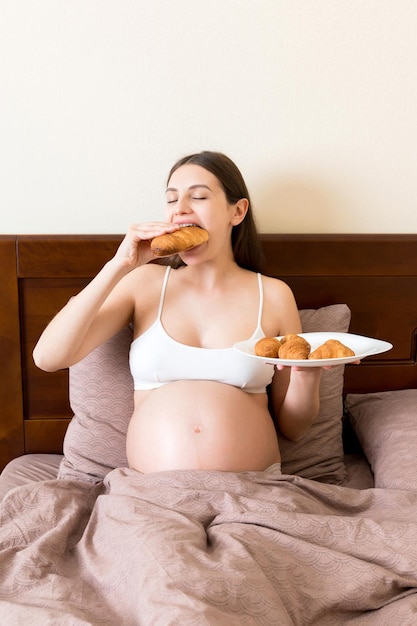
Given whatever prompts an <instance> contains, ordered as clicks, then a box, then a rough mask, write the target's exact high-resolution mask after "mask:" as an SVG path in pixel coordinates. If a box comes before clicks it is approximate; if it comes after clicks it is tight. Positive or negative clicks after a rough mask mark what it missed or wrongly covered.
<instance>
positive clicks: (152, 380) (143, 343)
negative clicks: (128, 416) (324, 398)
mask: <svg viewBox="0 0 417 626" xmlns="http://www.w3.org/2000/svg"><path fill="white" fill-rule="evenodd" d="M170 270H171V267H169V266H168V267H167V269H166V273H165V277H164V282H163V285H162V292H161V298H160V302H159V309H158V316H157V319H156V320H155V322H154V323H153V324H152V326H150V327H149V328H148V329H147V330H145V332H144V333H142V335H139V337H137V338H136V339H135V340H134V341H133V342H132V344H131V346H130V355H129V365H130V371H131V373H132V377H133V380H134V388H135V389H137V390H147V389H155V388H157V387H161V386H162V385H166V384H167V383H171V382H174V381H178V380H210V381H216V382H220V383H224V384H226V385H233V386H234V387H239V388H240V389H243V390H244V391H246V392H248V393H265V389H266V386H267V385H268V384H269V383H270V382H271V380H272V377H273V375H274V368H273V366H272V365H269V364H265V363H264V362H263V361H261V360H258V359H254V358H252V357H250V356H248V355H246V354H243V353H242V352H238V351H237V350H235V349H233V348H220V349H218V348H197V347H194V346H187V345H186V344H183V343H180V342H178V341H175V339H173V338H172V337H170V336H169V335H168V334H167V332H166V331H165V328H164V327H163V324H162V322H161V315H162V308H163V304H164V298H165V291H166V287H167V283H168V277H169V273H170ZM258 285H259V312H258V323H257V326H256V329H255V332H254V333H253V335H252V337H251V338H250V339H251V340H258V339H261V338H262V337H265V333H264V332H263V330H262V326H261V319H262V309H263V285H262V276H261V274H258Z"/></svg>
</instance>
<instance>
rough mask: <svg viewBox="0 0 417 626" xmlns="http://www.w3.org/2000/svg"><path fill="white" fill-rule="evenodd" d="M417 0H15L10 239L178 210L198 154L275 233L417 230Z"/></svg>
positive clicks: (9, 20) (4, 61)
mask: <svg viewBox="0 0 417 626" xmlns="http://www.w3.org/2000/svg"><path fill="white" fill-rule="evenodd" d="M416 32H417V2H415V0H136V1H134V0H0V81H1V83H0V233H4V234H7V233H120V232H123V231H125V230H126V228H127V227H128V225H129V224H130V223H131V222H133V221H144V220H149V219H159V218H161V217H162V215H163V208H164V187H165V177H166V174H167V172H168V170H169V168H170V166H171V164H172V163H173V162H174V161H175V160H176V159H177V158H178V157H180V156H183V155H184V154H187V153H189V152H190V151H195V150H201V149H214V150H221V151H224V152H226V153H227V154H228V155H229V156H231V157H232V158H233V159H234V160H235V161H236V163H237V164H238V165H239V166H240V168H241V170H242V172H243V174H244V176H245V178H246V180H247V183H248V185H249V188H250V190H251V193H252V197H253V200H254V204H255V208H256V214H257V217H258V225H259V227H260V230H261V231H263V232H417V211H416V198H417V158H416V146H417V75H416V70H417V37H416Z"/></svg>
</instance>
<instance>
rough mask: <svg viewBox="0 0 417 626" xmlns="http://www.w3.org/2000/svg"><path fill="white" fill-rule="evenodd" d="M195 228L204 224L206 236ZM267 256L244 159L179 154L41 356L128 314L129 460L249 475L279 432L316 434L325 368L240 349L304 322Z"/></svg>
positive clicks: (76, 345) (48, 336)
mask: <svg viewBox="0 0 417 626" xmlns="http://www.w3.org/2000/svg"><path fill="white" fill-rule="evenodd" d="M190 226H193V227H197V228H198V229H199V231H200V230H201V233H200V232H199V233H198V234H199V235H200V236H199V237H198V238H197V239H196V240H194V239H193V237H192V233H193V230H194V232H195V228H194V229H193V228H190ZM177 234H178V235H179V238H180V239H181V240H182V243H181V242H180V243H179V248H185V249H182V250H180V251H179V252H178V253H177V254H174V255H173V256H169V257H168V258H167V259H166V260H165V261H164V262H161V261H159V260H158V259H157V257H160V256H163V255H164V237H165V235H167V236H168V244H167V245H168V248H167V249H166V254H170V253H172V252H173V251H174V252H175V239H176V236H177ZM159 237H161V238H160V239H159ZM157 238H158V239H157ZM184 239H185V240H186V243H184ZM156 243H158V245H156ZM165 243H166V242H165ZM260 258H261V255H260V244H259V239H258V234H257V231H256V227H255V221H254V217H253V213H252V207H251V202H250V198H249V193H248V190H247V187H246V184H245V182H244V180H243V177H242V175H241V173H240V171H239V169H238V168H237V167H236V165H235V164H234V163H233V162H232V161H231V160H230V159H229V158H228V157H226V156H225V155H223V154H220V153H217V152H201V153H198V154H194V155H191V156H188V157H185V158H182V159H180V160H179V161H178V162H177V163H176V164H175V165H174V166H173V168H172V169H171V172H170V173H169V176H168V183H167V189H166V206H165V216H164V218H163V221H158V222H147V223H138V224H134V225H132V226H131V227H130V229H129V231H128V233H127V234H126V236H125V238H124V239H123V241H122V243H121V244H120V246H119V248H118V250H117V252H116V254H115V255H114V257H113V258H112V259H110V260H109V261H108V262H107V263H106V264H105V266H104V267H103V268H102V269H101V271H100V272H99V273H98V274H97V276H96V277H95V278H94V279H93V280H92V281H91V282H90V283H89V284H88V285H87V287H85V288H84V289H83V290H82V291H81V292H80V293H79V294H78V295H77V296H75V297H74V298H72V299H71V300H70V301H69V302H68V304H67V305H66V306H65V307H64V308H63V309H62V310H61V311H60V312H59V313H58V314H57V315H56V316H55V318H54V319H53V320H52V321H51V323H50V324H49V325H48V326H47V328H46V329H45V331H44V332H43V334H42V336H41V337H40V339H39V341H38V343H37V345H36V347H35V350H34V360H35V363H36V364H37V366H38V367H40V368H42V369H44V370H46V371H54V370H57V369H62V368H66V367H69V366H70V365H72V364H74V363H76V362H77V361H79V360H81V359H82V358H83V357H85V356H86V355H87V354H88V353H89V352H91V351H92V350H93V349H94V348H96V347H97V346H98V345H99V344H101V343H103V342H105V341H106V340H107V339H109V338H110V337H111V336H113V335H114V334H116V333H117V332H118V331H119V330H121V329H122V328H123V327H124V326H126V325H127V324H130V323H131V324H132V325H133V329H134V340H133V342H132V345H131V350H130V368H131V372H132V376H133V379H134V389H135V391H134V394H135V397H134V412H133V415H132V418H131V421H130V425H129V429H128V433H127V442H126V444H127V456H128V461H129V465H130V467H132V468H134V469H136V470H137V471H139V472H143V473H148V472H159V471H164V470H175V469H178V470H182V469H210V470H219V471H231V472H241V471H247V470H257V471H261V470H265V469H266V468H268V467H269V466H271V465H275V464H279V463H280V452H279V441H278V435H277V433H278V434H279V436H285V437H287V438H289V439H292V440H297V439H299V438H300V437H302V436H303V435H304V434H305V433H306V431H307V430H308V428H309V427H310V425H311V424H312V422H313V421H314V419H315V417H316V415H317V413H318V408H319V384H320V376H321V371H322V370H321V368H295V367H293V368H288V367H286V368H280V369H278V368H274V366H273V365H270V364H265V363H263V362H262V361H261V360H257V359H254V358H252V357H250V356H248V355H245V354H242V353H240V352H238V351H236V350H234V349H233V344H234V343H236V342H238V341H243V340H248V339H260V338H261V337H264V336H277V335H285V334H290V333H299V332H301V325H300V320H299V316H298V311H297V306H296V303H295V300H294V297H293V294H292V292H291V290H290V288H289V287H288V285H286V284H285V283H284V282H282V281H280V280H278V279H275V278H271V277H267V276H264V275H262V274H261V264H260ZM155 261H156V262H155ZM267 388H269V389H270V394H269V395H270V401H269V398H268V394H267ZM274 422H275V424H274ZM277 467H279V466H277Z"/></svg>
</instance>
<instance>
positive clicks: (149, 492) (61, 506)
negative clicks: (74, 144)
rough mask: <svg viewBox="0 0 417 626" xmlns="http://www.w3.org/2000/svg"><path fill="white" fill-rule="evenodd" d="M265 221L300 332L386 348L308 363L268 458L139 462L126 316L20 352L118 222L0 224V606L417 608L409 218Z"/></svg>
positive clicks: (372, 615)
mask: <svg viewBox="0 0 417 626" xmlns="http://www.w3.org/2000/svg"><path fill="white" fill-rule="evenodd" d="M261 240H262V245H263V249H264V253H265V273H267V274H270V275H273V276H279V277H280V278H282V279H283V280H285V281H286V282H288V283H289V284H290V286H291V287H292V289H293V291H294V293H295V295H296V299H297V302H298V306H299V309H300V315H301V318H302V323H303V330H304V331H305V332H316V331H332V332H336V331H337V332H347V331H349V332H351V333H357V334H360V335H366V336H370V337H374V338H380V339H384V340H386V341H389V342H391V343H392V344H393V348H392V350H390V351H388V352H386V353H383V354H380V355H378V356H373V357H368V358H367V359H366V360H364V361H363V362H362V363H361V364H360V365H347V366H345V367H343V366H340V367H337V368H334V369H333V370H330V371H328V372H325V373H324V374H323V382H322V388H321V392H320V396H321V409H320V415H319V418H318V420H317V422H316V423H315V424H314V426H313V427H312V429H311V431H310V432H309V434H308V436H306V437H304V438H303V440H301V441H300V442H298V443H296V444H294V443H291V442H288V441H285V440H283V441H282V444H281V447H282V456H283V468H282V469H283V473H282V474H281V475H277V474H276V472H275V473H274V472H273V471H271V472H244V473H242V474H232V473H227V472H224V473H219V472H190V471H186V472H185V471H183V472H161V473H157V474H153V475H141V474H139V473H137V472H134V471H132V470H130V469H129V468H128V467H127V461H126V457H125V451H124V437H125V433H126V428H127V422H128V418H129V414H130V411H131V409H132V405H131V402H132V398H131V395H132V393H131V392H132V388H133V387H132V381H131V378H130V374H129V371H128V367H127V352H128V349H129V344H130V340H131V330H130V329H129V328H126V329H124V330H123V331H122V332H121V333H119V334H118V335H117V336H115V337H113V338H112V339H111V340H110V341H109V342H107V343H106V344H104V345H103V346H100V347H99V348H98V349H97V350H95V351H94V352H93V353H92V354H91V355H89V356H88V357H86V359H84V361H82V362H81V363H80V364H77V365H76V366H74V367H73V368H71V369H70V371H61V372H57V373H53V374H46V373H44V372H41V371H39V370H37V369H36V367H35V366H34V364H33V361H32V358H31V354H32V350H33V347H34V344H35V342H36V340H37V338H38V337H39V334H40V333H41V331H42V329H43V328H44V327H45V325H46V324H47V322H48V321H49V319H50V318H51V317H52V316H53V315H54V313H55V312H56V311H57V310H58V309H59V308H60V307H61V306H63V305H64V304H65V302H66V301H67V300H68V299H69V298H70V297H71V296H72V295H73V294H74V293H76V292H77V291H78V290H79V289H81V288H82V287H83V286H84V285H85V284H87V282H88V281H89V280H90V279H91V277H92V276H94V274H95V273H96V272H97V271H98V270H99V269H100V267H101V266H102V265H103V264H104V263H105V261H106V260H107V259H108V258H109V257H110V256H111V255H112V254H113V252H114V251H115V249H116V247H117V245H118V244H119V242H120V241H121V236H119V235H114V236H113V235H78V236H70V235H60V236H46V235H45V236H40V235H30V236H22V235H16V236H14V235H5V236H0V260H1V267H2V273H1V277H0V281H1V293H2V298H1V301H0V327H1V337H0V342H1V346H0V347H1V349H0V362H1V372H2V376H1V378H0V400H1V414H0V469H1V470H3V471H2V473H1V476H0V499H2V502H1V506H0V622H1V623H5V624H6V623H7V624H8V626H9V625H13V624H21V623H23V621H24V620H25V619H27V617H28V616H29V615H30V623H31V624H35V625H37V624H39V625H41V624H42V625H44V624H49V623H50V624H76V625H78V624H93V625H96V624H97V625H98V624H106V625H107V624H108V625H110V624H111V625H112V626H114V624H118V625H119V624H120V625H136V624H145V625H148V624H161V625H164V626H165V625H167V624H181V625H187V624H198V625H204V624H210V625H216V626H218V625H220V626H222V625H223V624H224V625H225V626H226V625H227V626H233V625H234V624H236V625H239V626H241V625H245V624H248V625H249V624H251V625H252V624H264V625H272V624H274V625H275V624H280V625H283V626H285V625H287V624H288V625H293V624H296V625H298V624H300V625H301V624H302V625H305V624H332V625H333V624H347V623H349V624H378V626H380V625H381V624H382V625H383V624H402V625H404V624H414V623H417V593H416V590H417V568H416V565H415V564H416V562H417V547H416V541H415V537H416V536H417V490H416V487H415V483H416V478H417V455H416V454H415V450H416V448H417V389H416V388H417V365H416V351H417V235H401V234H398V235H319V234H309V235H281V234H268V235H266V234H265V235H261ZM115 372H117V374H115Z"/></svg>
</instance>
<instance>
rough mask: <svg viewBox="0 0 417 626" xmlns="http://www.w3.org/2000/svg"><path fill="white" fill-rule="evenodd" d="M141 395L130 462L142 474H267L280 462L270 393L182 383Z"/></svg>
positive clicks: (133, 421) (131, 435) (130, 440)
mask: <svg viewBox="0 0 417 626" xmlns="http://www.w3.org/2000/svg"><path fill="white" fill-rule="evenodd" d="M136 393H137V396H136V398H135V402H136V408H135V411H134V414H133V416H132V419H131V422H130V424H129V429H128V433H127V458H128V461H129V465H130V467H132V468H134V469H137V470H138V471H140V472H144V473H148V472H159V471H166V470H175V469H178V470H181V469H213V470H219V471H230V472H241V471H249V470H264V469H266V468H267V467H268V466H269V465H272V464H273V463H277V462H279V460H280V456H279V448H278V440H277V436H276V432H275V428H274V425H273V422H272V419H271V416H270V414H269V412H268V408H267V399H266V396H265V395H259V394H248V393H246V392H244V391H242V390H240V389H237V388H235V387H231V386H230V385H224V384H222V383H215V382H208V381H179V382H175V383H170V384H167V385H164V386H163V387H159V388H157V389H154V390H152V391H151V392H136Z"/></svg>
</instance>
